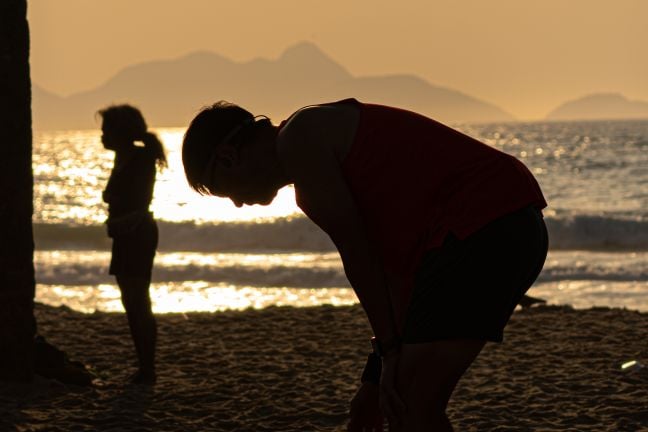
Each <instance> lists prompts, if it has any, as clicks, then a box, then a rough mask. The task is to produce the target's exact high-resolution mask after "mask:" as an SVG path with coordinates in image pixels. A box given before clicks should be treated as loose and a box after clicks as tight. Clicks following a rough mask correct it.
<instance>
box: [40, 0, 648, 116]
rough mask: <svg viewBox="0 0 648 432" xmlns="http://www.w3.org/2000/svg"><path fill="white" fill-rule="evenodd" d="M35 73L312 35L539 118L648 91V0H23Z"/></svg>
mask: <svg viewBox="0 0 648 432" xmlns="http://www.w3.org/2000/svg"><path fill="white" fill-rule="evenodd" d="M28 3H29V12H28V18H29V20H30V26H31V40H32V48H31V49H32V51H31V67H32V80H33V82H34V83H35V84H38V85H41V86H42V87H44V88H45V89H47V90H49V91H52V92H54V93H58V94H60V95H66V94H69V93H73V92H76V91H80V90H86V89H90V88H93V87H95V86H97V85H99V84H101V83H102V82H104V81H105V80H107V79H109V78H110V77H111V76H112V75H114V74H115V73H116V72H118V71H119V70H120V69H122V68H124V67H126V66H128V65H131V64H134V63H141V62H144V61H148V60H154V59H167V58H174V57H178V56H181V55H184V54H186V53H189V52H192V51H196V50H209V51H213V52H216V53H219V54H221V55H223V56H225V57H228V58H230V59H232V60H236V61H246V60H250V59H253V58H256V57H265V58H276V57H278V56H279V54H280V53H281V52H282V51H283V50H285V49H286V47H288V46H290V45H293V44H295V43H297V42H300V41H311V42H313V43H315V44H317V45H318V46H319V47H320V48H321V49H322V50H323V51H324V52H325V53H327V54H328V55H329V56H330V57H331V58H332V59H334V60H335V61H337V62H338V63H340V64H341V65H342V66H344V67H345V68H346V69H347V70H348V71H349V72H351V73H352V74H353V75H384V74H391V73H408V74H415V75H418V76H420V77H422V78H424V79H426V80H427V81H429V82H430V83H432V84H435V85H439V86H445V87H450V88H453V89H455V90H459V91H462V92H464V93H467V94H469V95H471V96H474V97H477V98H480V99H482V100H485V101H488V102H491V103H494V104H495V105H497V106H499V107H500V108H502V109H504V110H506V111H508V112H510V113H511V114H513V115H514V116H516V117H518V118H519V119H529V120H532V119H540V118H542V117H544V116H545V115H546V114H547V113H548V112H549V111H551V110H552V109H553V108H555V107H556V106H557V105H559V104H561V103H563V102H565V101H566V100H569V99H574V98H578V97H581V96H584V95H586V94H590V93H595V92H618V93H622V94H624V95H625V96H626V97H628V98H630V99H641V100H646V101H648V24H647V23H648V1H646V0H542V1H540V0H443V1H434V0H398V1H397V0H390V1H386V0H370V1H369V0H326V1H322V0H319V1H318V0H275V1H267V0H247V1H236V0H182V1H178V0H101V1H99V0H30V1H29V2H28Z"/></svg>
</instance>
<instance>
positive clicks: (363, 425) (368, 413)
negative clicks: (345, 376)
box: [347, 382, 383, 432]
mask: <svg viewBox="0 0 648 432" xmlns="http://www.w3.org/2000/svg"><path fill="white" fill-rule="evenodd" d="M378 394H379V387H378V385H376V384H374V383H371V382H365V383H363V384H362V385H361V386H360V388H359V389H358V391H357V392H356V394H355V396H354V397H353V399H352V400H351V409H350V410H349V416H350V419H349V423H348V424H347V431H348V432H383V416H382V413H381V412H380V405H379V402H378V400H379V397H378Z"/></svg>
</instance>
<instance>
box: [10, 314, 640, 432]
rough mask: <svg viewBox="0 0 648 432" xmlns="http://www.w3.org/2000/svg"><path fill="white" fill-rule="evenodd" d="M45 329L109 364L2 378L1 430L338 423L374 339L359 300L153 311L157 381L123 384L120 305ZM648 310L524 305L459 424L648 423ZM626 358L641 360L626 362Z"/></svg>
mask: <svg viewBox="0 0 648 432" xmlns="http://www.w3.org/2000/svg"><path fill="white" fill-rule="evenodd" d="M36 316H37V319H38V325H39V333H40V334H42V335H43V336H45V337H46V338H47V340H48V341H49V342H51V343H53V344H55V345H56V346H57V347H59V348H61V349H63V350H64V351H66V353H67V354H68V355H69V356H70V358H71V359H73V360H78V361H82V362H83V363H85V364H87V365H89V366H91V367H92V368H93V370H95V371H96V372H97V373H98V374H99V375H100V377H101V381H102V384H101V385H100V386H96V387H78V386H73V385H64V384H61V383H59V382H57V381H54V380H48V379H45V378H39V377H37V379H36V380H35V381H34V383H33V384H31V385H6V384H2V385H0V407H1V408H0V430H2V431H125V432H129V431H147V430H150V431H282V432H283V431H342V430H345V424H346V419H347V412H348V403H349V401H350V399H351V397H352V396H353V394H354V392H355V390H356V388H357V385H358V381H359V377H360V374H361V371H362V367H363V365H364V360H365V358H366V355H367V354H368V352H369V350H370V347H369V342H368V338H369V336H370V335H371V332H370V330H369V326H368V323H367V321H366V319H365V317H364V314H363V312H362V310H361V308H360V307H359V306H357V305H356V306H345V307H333V306H321V307H311V308H290V307H271V308H268V309H262V310H247V311H242V312H241V311H227V312H218V313H187V314H164V315H157V318H158V325H159V342H158V345H159V349H158V362H157V364H158V383H157V384H156V385H155V386H154V387H151V388H147V387H138V386H132V385H128V384H126V380H127V377H128V376H129V374H131V373H132V372H133V371H134V369H133V364H134V362H135V356H134V352H133V349H132V346H131V344H132V342H131V339H130V336H129V334H128V329H127V324H126V317H125V315H124V314H120V313H94V314H82V313H78V312H75V311H72V310H70V309H68V308H54V307H50V306H44V305H41V304H38V305H37V306H36ZM646 341H648V314H647V313H640V312H635V311H630V310H624V309H607V308H593V309H585V310H574V309H571V308H570V307H558V306H539V307H533V308H531V309H527V310H522V311H519V312H516V313H515V314H514V315H513V318H512V320H511V322H510V323H509V326H508V327H507V330H506V334H505V341H504V343H503V344H488V345H487V346H486V348H485V349H484V351H483V352H482V354H481V355H480V356H479V357H478V359H477V360H476V361H475V363H474V364H473V366H472V367H471V368H470V369H469V370H468V372H467V373H466V375H465V376H464V378H463V379H462V381H461V382H460V383H459V386H458V388H457V390H456V391H455V394H454V395H453V398H452V400H451V402H450V407H449V415H450V416H451V418H452V420H453V423H454V424H455V425H456V427H457V430H461V431H490V430H500V431H505V430H510V431H522V430H525V431H526V430H528V431H532V430H542V431H567V430H573V431H585V430H586V431H639V430H648V343H647V342H646ZM629 360H637V361H639V362H641V363H643V364H644V365H645V366H644V367H643V368H635V369H633V370H630V371H622V370H621V364H623V363H624V362H627V361H629Z"/></svg>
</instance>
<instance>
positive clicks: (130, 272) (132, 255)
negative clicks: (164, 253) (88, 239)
mask: <svg viewBox="0 0 648 432" xmlns="http://www.w3.org/2000/svg"><path fill="white" fill-rule="evenodd" d="M157 245H158V227H157V224H156V223H155V220H154V219H153V218H145V219H144V220H143V221H142V222H141V223H139V224H138V225H137V227H136V228H135V229H134V230H132V231H131V232H129V233H128V234H124V235H120V236H116V237H114V238H113V244H112V258H111V260H110V270H109V273H110V274H111V275H115V276H136V277H145V278H148V279H150V278H151V272H152V270H153V259H154V258H155V250H156V249H157Z"/></svg>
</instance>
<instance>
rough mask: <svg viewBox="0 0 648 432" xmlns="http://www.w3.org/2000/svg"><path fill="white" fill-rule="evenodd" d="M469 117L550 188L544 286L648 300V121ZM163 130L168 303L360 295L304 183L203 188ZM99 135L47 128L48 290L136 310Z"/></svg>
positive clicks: (160, 198)
mask: <svg viewBox="0 0 648 432" xmlns="http://www.w3.org/2000/svg"><path fill="white" fill-rule="evenodd" d="M455 127H457V128H458V129H460V130H462V131H464V132H465V133H468V134H469V135H472V136H474V137H476V138H478V139H480V140H482V141H484V142H486V143H487V144H489V145H492V146H494V147H496V148H499V149H501V150H503V151H505V152H507V153H510V154H512V155H515V156H516V157H518V158H519V159H521V160H522V161H523V162H524V163H525V164H526V165H527V166H528V167H529V168H530V169H531V170H532V172H533V173H534V174H535V176H536V177H537V179H538V181H539V183H540V185H541V187H542V189H543V191H544V193H545V196H546V198H547V201H548V202H549V207H548V208H547V209H546V211H545V217H546V221H547V225H548V228H549V235H550V252H549V257H548V259H547V263H546V265H545V268H544V270H543V272H542V274H541V275H540V277H539V279H538V281H537V282H536V283H535V285H534V286H533V287H532V288H531V290H530V292H529V293H530V294H531V295H534V296H538V297H542V298H544V299H546V300H547V301H548V302H549V303H553V304H571V305H572V306H574V307H576V308H585V307H592V306H613V307H626V308H629V309H636V310H641V311H648V121H611V122H559V123H511V124H488V125H455ZM156 132H157V133H158V134H159V136H160V138H161V139H162V141H163V142H164V144H165V146H166V148H167V151H168V159H169V168H168V169H167V170H165V171H164V172H162V173H161V174H159V175H158V181H157V184H156V188H155V195H154V200H153V203H152V210H153V211H154V213H155V215H156V218H157V219H158V221H159V227H160V247H159V251H158V255H157V256H156V261H155V268H154V271H153V283H152V286H151V296H152V300H153V308H154V310H155V311H156V312H186V311H198V310H199V311H218V310H224V309H244V308H248V307H255V308H258V307H266V306H269V305H294V306H307V305H319V304H335V305H343V304H352V303H355V302H357V299H356V297H355V295H354V293H353V291H352V290H351V289H350V287H349V284H348V281H347V280H346V278H345V276H344V272H343V269H342V264H341V262H340V260H339V258H338V256H337V254H336V252H335V249H334V247H333V245H332V243H331V241H330V240H329V239H328V237H327V236H326V235H325V234H323V233H322V232H321V231H320V230H319V229H318V228H317V227H316V226H315V225H314V224H312V223H311V222H310V221H309V220H308V219H307V218H305V216H304V215H303V214H302V213H301V211H300V210H299V208H297V206H296V204H295V202H294V193H293V190H292V189H291V188H290V187H287V188H284V189H282V190H281V191H280V193H279V195H278V196H277V198H276V199H275V201H274V202H273V203H272V204H271V205H270V206H266V207H261V206H251V207H244V208H242V209H237V208H236V207H234V206H233V205H232V204H231V203H230V202H229V201H228V200H225V199H220V198H213V197H201V196H199V195H197V194H196V193H194V192H193V191H191V190H190V189H189V187H188V186H187V184H186V181H185V178H184V173H183V170H182V164H181V161H180V147H181V140H182V134H183V133H184V130H183V129H157V130H156ZM99 137H100V131H99V130H81V131H36V132H35V134H34V157H33V167H34V182H35V184H34V217H33V221H34V235H35V243H36V252H35V266H36V280H37V291H36V299H37V301H40V302H43V303H47V304H51V305H66V306H68V307H71V308H73V309H76V310H79V311H84V312H92V311H95V310H103V311H121V310H123V309H122V306H121V304H120V301H119V291H118V289H117V287H116V285H115V283H114V280H113V278H112V277H111V276H110V275H108V270H107V268H108V263H109V261H110V241H109V239H108V238H107V237H106V233H105V227H104V225H103V221H104V220H105V218H106V206H105V205H104V203H103V202H102V201H101V191H102V190H103V187H104V186H105V184H106V181H107V179H108V176H109V174H110V169H111V167H112V153H110V152H108V151H105V150H104V149H103V147H102V146H101V143H100V138H99Z"/></svg>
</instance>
